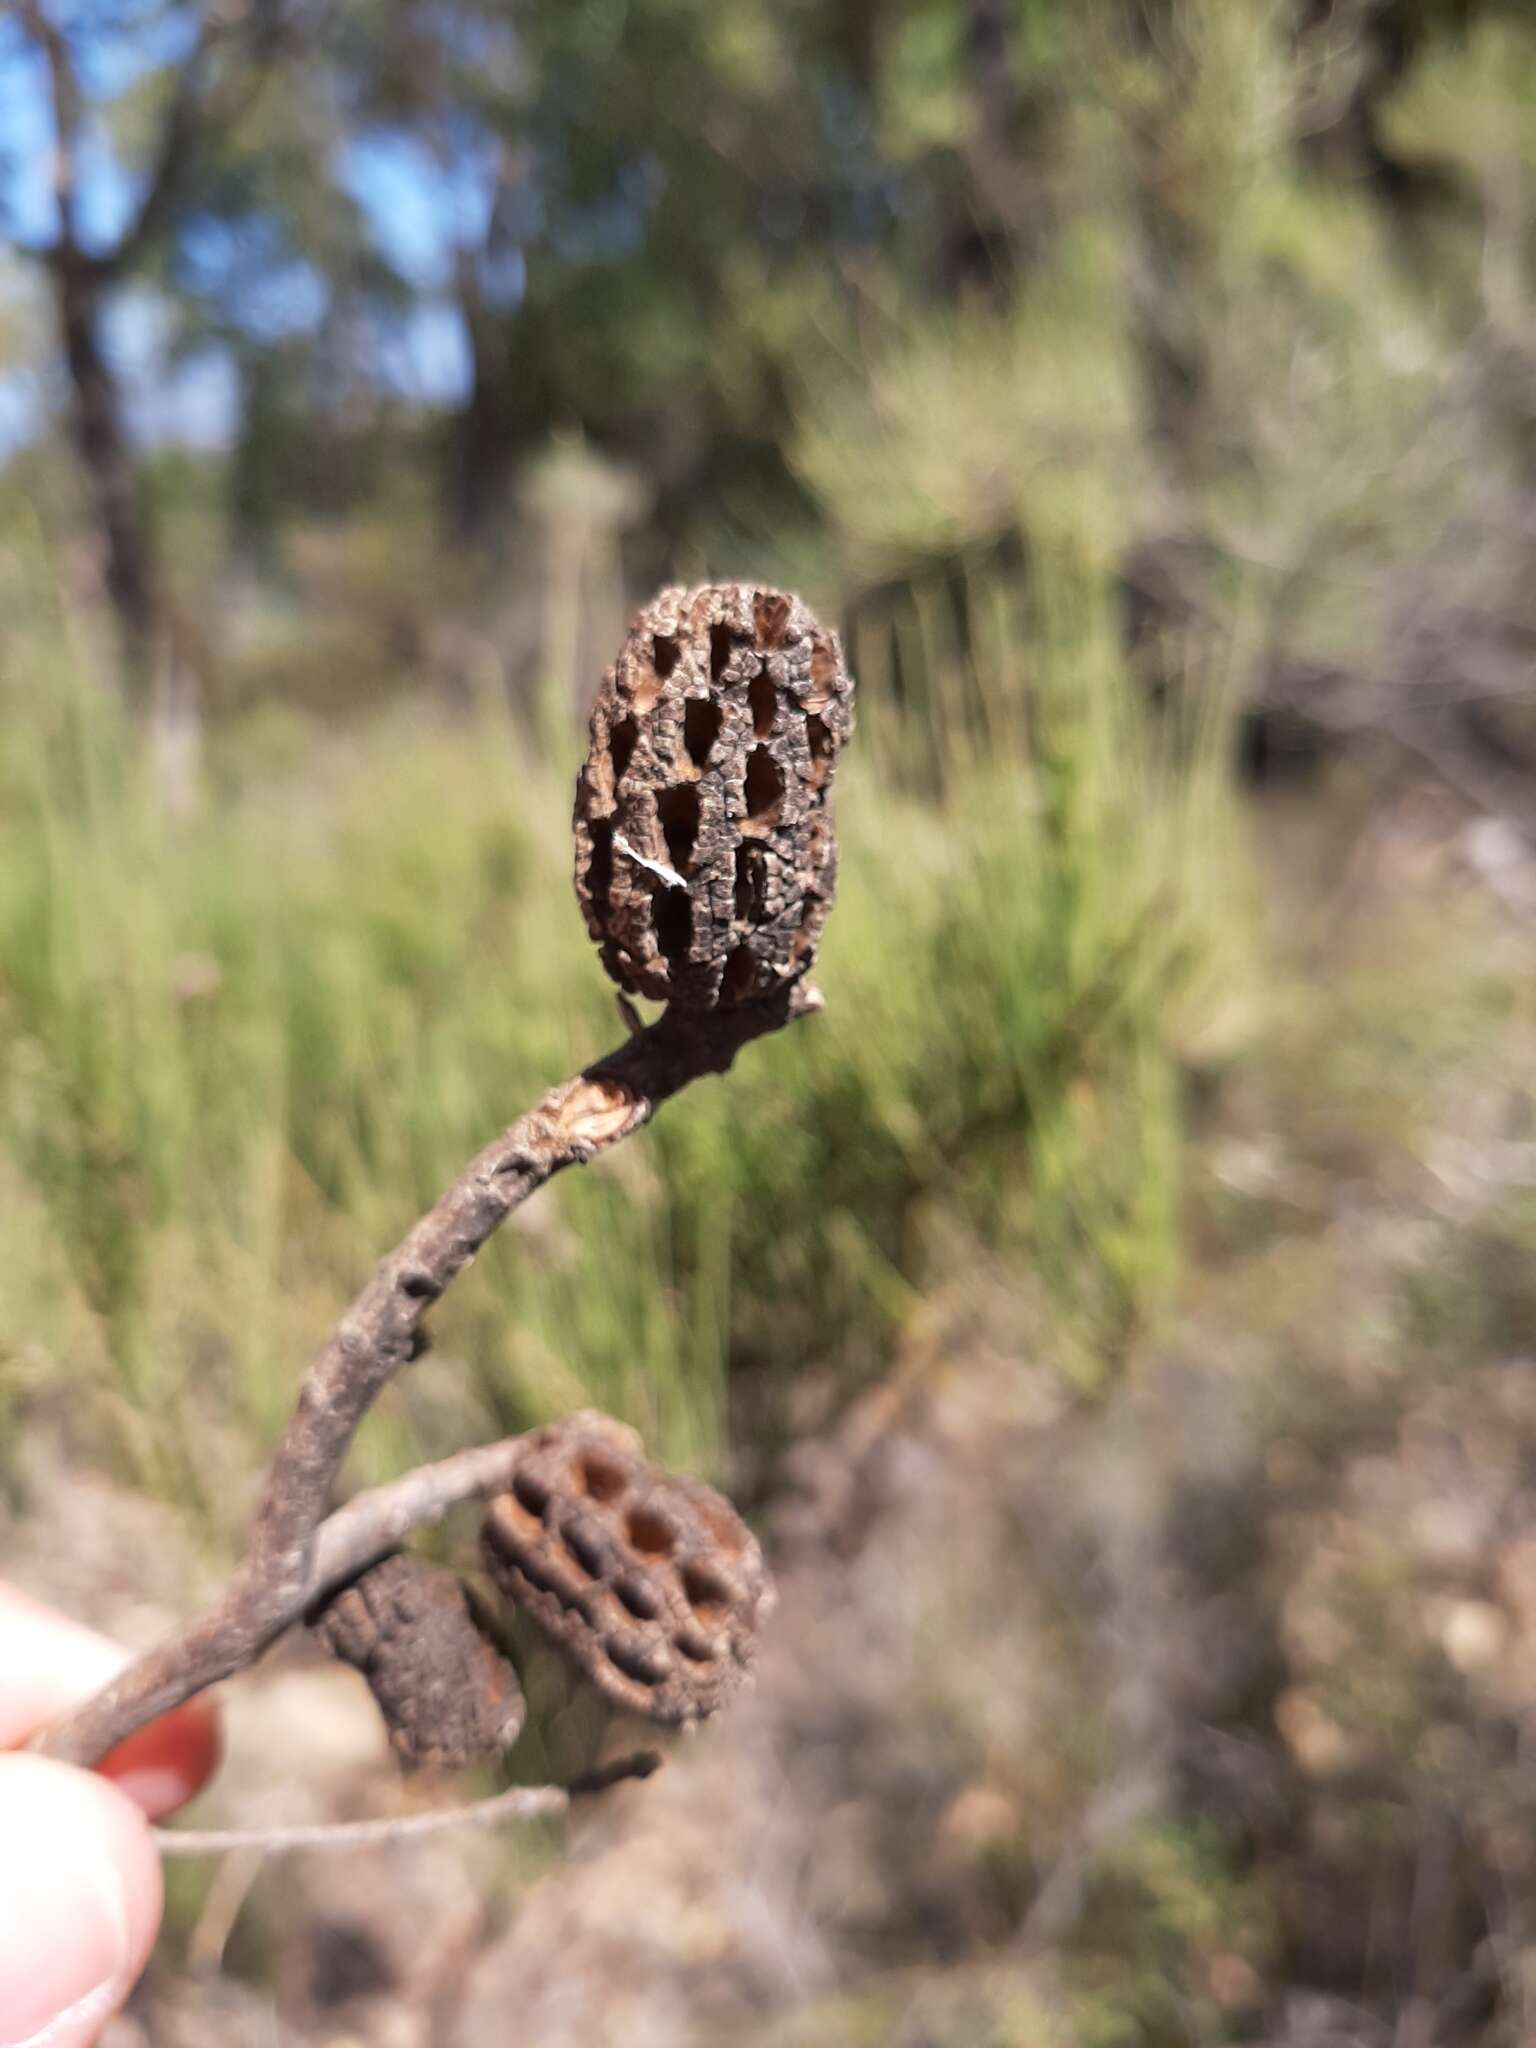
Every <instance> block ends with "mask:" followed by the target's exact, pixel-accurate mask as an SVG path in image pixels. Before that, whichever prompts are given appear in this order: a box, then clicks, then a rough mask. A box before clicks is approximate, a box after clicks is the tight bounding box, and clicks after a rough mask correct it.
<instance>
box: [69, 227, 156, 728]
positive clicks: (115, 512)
mask: <svg viewBox="0 0 1536 2048" xmlns="http://www.w3.org/2000/svg"><path fill="white" fill-rule="evenodd" d="M54 296H55V303H56V309H57V314H58V321H59V330H60V337H61V340H62V342H63V346H64V357H65V361H66V363H67V365H68V368H69V380H70V426H71V431H72V434H73V437H74V442H75V448H76V451H77V453H78V455H79V457H80V463H81V467H82V469H83V470H84V472H85V478H86V488H87V490H88V492H89V496H90V505H91V515H92V518H93V519H94V521H95V524H96V528H97V532H98V534H99V536H100V540H101V548H102V558H103V567H104V577H105V582H106V588H107V596H108V598H109V599H110V601H111V604H112V609H113V612H114V613H115V615H116V618H117V624H118V630H119V634H120V636H121V640H122V653H123V675H124V682H125V686H126V688H127V690H128V692H129V694H130V695H131V696H133V697H134V698H135V699H136V700H138V701H141V702H142V701H143V699H144V698H145V696H146V695H147V692H148V689H149V684H150V679H151V672H152V646H153V638H154V628H155V621H156V616H157V613H158V603H157V592H156V576H155V564H154V555H153V548H152V545H151V542H150V537H149V532H148V529H147V525H146V522H145V518H144V509H143V504H142V502H141V500H140V496H139V487H138V477H137V474H136V470H135V464H134V459H133V451H132V449H131V448H130V447H129V445H128V435H127V431H126V428H125V427H124V424H123V403H122V391H121V389H120V387H119V384H118V381H117V377H116V374H115V373H114V371H113V369H112V366H111V364H110V363H109V362H108V361H107V358H106V355H105V353H104V351H103V348H102V344H101V310H102V308H101V300H102V291H101V286H100V283H99V281H98V280H97V279H96V278H95V277H94V276H93V275H92V273H91V269H90V265H89V259H88V258H85V257H81V256H79V255H76V254H74V253H70V252H64V253H61V254H60V255H59V257H58V258H57V259H56V262H55V265H54Z"/></svg>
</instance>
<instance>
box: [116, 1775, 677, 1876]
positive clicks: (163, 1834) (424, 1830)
mask: <svg viewBox="0 0 1536 2048" xmlns="http://www.w3.org/2000/svg"><path fill="white" fill-rule="evenodd" d="M660 1764H661V1759H660V1757H659V1756H657V1754H656V1752H655V1751H654V1750H652V1749H643V1750H639V1751H637V1752H636V1753H635V1754H634V1755H633V1756H626V1757H621V1758H620V1759H619V1761H618V1762H617V1763H613V1764H609V1765H607V1766H606V1767H605V1768H604V1769H602V1770H600V1771H594V1772H593V1773H592V1774H591V1776H590V1777H587V1778H579V1779H577V1780H576V1782H575V1783H574V1784H571V1785H513V1786H510V1787H509V1788H508V1789H507V1790H506V1791H505V1792H496V1793H493V1794H492V1795H491V1797H490V1798H488V1799H475V1800H471V1801H470V1802H469V1803H468V1804H467V1805H465V1806H447V1807H438V1808H436V1809H435V1810H434V1811H433V1812H431V1813H407V1814H400V1815H397V1816H396V1817H395V1818H393V1819H390V1820H344V1821H319V1822H316V1823H314V1824H313V1825H307V1826H302V1827H274V1828H156V1829H155V1837H156V1839H157V1841H158V1842H159V1845H160V1850H161V1853H162V1855H166V1856H222V1855H224V1854H226V1853H228V1852H229V1851H230V1850H235V1849H246V1850H255V1851H257V1852H259V1853H260V1854H261V1855H263V1856H277V1855H282V1854H284V1853H286V1852H287V1851H289V1850H293V1849H376V1848H380V1847H383V1846H386V1845H388V1844H390V1843H393V1842H409V1841H413V1840H415V1839H417V1838H418V1837H419V1836H422V1835H435V1834H439V1833H441V1832H442V1830H443V1829H445V1828H461V1827H479V1828H488V1827H495V1826H496V1825H497V1824H498V1823H499V1822H501V1821H504V1820H550V1819H553V1818H554V1816H555V1815H557V1814H561V1813H564V1812H566V1811H567V1810H568V1808H569V1806H570V1803H571V1801H572V1799H574V1798H576V1797H578V1796H579V1795H581V1794H583V1793H587V1792H602V1791H606V1790H607V1788H608V1787H609V1786H610V1785H617V1784H621V1783H622V1782H623V1781H624V1780H625V1779H628V1778H648V1777H650V1775H651V1773H652V1772H653V1771H655V1770H657V1769H658V1768H659V1767H660Z"/></svg>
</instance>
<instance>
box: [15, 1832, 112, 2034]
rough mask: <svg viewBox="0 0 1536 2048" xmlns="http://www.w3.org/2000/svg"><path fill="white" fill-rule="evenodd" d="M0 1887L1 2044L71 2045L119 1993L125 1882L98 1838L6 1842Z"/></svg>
mask: <svg viewBox="0 0 1536 2048" xmlns="http://www.w3.org/2000/svg"><path fill="white" fill-rule="evenodd" d="M5 1856H6V1860H7V1862H8V1864H9V1866H10V1868H9V1870H8V1872H7V1877H6V1881H5V1883H4V1884H3V1885H0V2048H77V2044H80V2043H84V2042H86V2041H89V2040H91V2039H93V2038H94V2035H95V2032H96V2030H97V2029H98V2028H99V2027H100V2026H101V2024H102V2022H103V2021H104V2020H105V2019H106V2018H107V2016H108V2015H109V2014H110V2013H111V2012H112V2011H113V2010H114V2009H115V2007H116V2005H117V2002H118V2000H119V1998H120V1997H121V1995H122V1993H123V1991H124V1989H125V1988H126V1985H125V1979H126V1977H127V1975H128V1971H129V1966H130V1960H131V1955H132V1936H131V1933H130V1927H129V1905H128V1899H127V1896H126V1893H125V1890H124V1885H123V1879H122V1876H121V1875H120V1873H119V1871H118V1870H117V1869H116V1867H115V1866H114V1865H113V1863H112V1861H111V1858H110V1855H109V1853H108V1851H107V1848H106V1845H105V1844H104V1842H103V1841H102V1840H101V1838H100V1836H99V1835H98V1834H96V1833H93V1832H91V1831H90V1830H89V1829H81V1830H80V1831H79V1832H78V1834H77V1835H76V1836H75V1839H74V1840H73V1841H72V1842H65V1841H62V1840H61V1839H59V1838H58V1837H57V1836H55V1837H54V1839H52V1840H51V1841H34V1842H28V1841H26V1840H25V1839H21V1840H16V1839H8V1840H7V1841H6V1843H5Z"/></svg>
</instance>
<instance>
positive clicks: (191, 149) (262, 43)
mask: <svg viewBox="0 0 1536 2048" xmlns="http://www.w3.org/2000/svg"><path fill="white" fill-rule="evenodd" d="M251 11H252V12H253V13H254V16H255V21H254V26H253V27H252V29H251V32H250V35H249V38H248V42H247V45H246V47H245V48H243V49H237V50H235V51H233V52H232V53H231V56H230V66H229V69H228V70H226V73H225V77H224V81H223V86H222V89H208V88H207V87H206V79H207V74H208V69H209V67H210V65H211V64H212V63H213V61H214V58H215V56H216V55H217V54H218V49H219V45H220V43H221V42H223V41H224V40H226V38H228V37H229V36H230V34H231V32H232V29H233V26H234V22H233V20H232V18H231V16H229V15H219V14H214V15H211V16H205V18H204V20H203V24H202V27H201V28H200V29H199V31H198V35H197V40H196V42H195V43H194V44H193V46H192V48H191V50H190V52H189V53H188V55H187V57H186V59H185V60H184V61H183V63H182V65H181V68H180V70H179V71H178V72H177V74H176V85H175V89H174V91H173V92H172V95H171V104H170V108H169V110H168V112H167V114H166V117H165V125H164V127H163V128H162V130H161V133H160V148H159V151H158V154H157V156H156V159H155V166H154V169H153V170H152V171H151V172H150V174H149V181H148V184H147V185H146V186H145V189H144V195H143V197H142V198H141V200H140V201H139V206H138V211H137V212H136V213H135V215H134V217H133V219H132V220H131V221H130V222H129V224H128V226H127V227H126V228H125V229H124V231H123V235H122V238H121V240H120V241H119V242H118V244H117V247H116V248H115V249H113V250H111V251H110V252H109V253H108V254H107V255H106V256H104V257H103V258H102V267H103V269H104V270H106V271H107V272H109V273H110V274H112V275H116V276H121V275H123V274H124V273H125V272H128V271H131V270H132V269H133V268H134V266H135V264H137V263H138V261H139V260H140V258H141V257H142V256H143V254H144V252H145V250H146V249H147V248H148V247H149V246H150V244H151V243H152V242H153V241H154V240H155V238H156V237H157V236H158V235H159V234H160V232H161V230H162V229H163V228H164V226H165V224H166V220H167V217H168V216H169V215H170V213H171V212H172V210H173V209H174V207H175V206H176V203H177V201H178V200H179V199H180V197H181V195H182V192H183V191H184V190H185V188H186V185H187V182H188V179H189V177H190V175H191V172H192V170H193V167H194V165H195V164H196V161H197V154H198V151H199V149H200V148H201V147H202V143H203V138H204V136H206V135H209V134H211V133H215V132H218V133H221V134H222V133H228V131H229V130H230V129H232V128H234V127H236V126H238V124H239V123H240V122H241V121H242V120H243V119H244V117H245V116H246V114H248V113H249V112H250V110H251V108H252V107H253V106H254V105H255V103H256V101H257V99H258V98H259V97H260V95H261V93H262V92H263V90H264V89H265V87H266V84H267V80H268V77H269V74H270V72H271V68H272V65H273V63H274V62H275V60H276V58H277V55H278V52H279V50H280V49H281V47H282V35H283V27H284V20H283V14H282V9H281V7H280V6H279V5H275V4H273V0H256V5H255V6H254V8H253V9H252V10H251Z"/></svg>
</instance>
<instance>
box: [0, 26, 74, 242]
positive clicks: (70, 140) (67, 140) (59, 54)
mask: <svg viewBox="0 0 1536 2048" xmlns="http://www.w3.org/2000/svg"><path fill="white" fill-rule="evenodd" d="M10 11H11V12H13V13H14V15H15V17H16V19H17V20H18V21H19V22H20V23H21V25H22V27H23V28H24V29H25V30H26V32H27V34H28V35H29V36H31V38H32V40H33V41H34V42H35V43H37V44H38V46H39V47H40V49H41V50H42V53H43V61H44V63H45V64H46V65H47V67H48V85H49V90H50V93H51V95H52V99H53V129H54V147H53V196H54V200H55V202H56V204H57V206H58V209H59V234H58V240H57V241H56V242H55V243H54V245H53V247H52V249H51V250H49V251H47V252H46V253H47V254H49V255H51V256H54V257H71V256H75V255H77V254H78V253H79V247H80V243H79V237H78V235H77V233H76V229H75V142H76V137H77V134H78V131H79V127H80V116H81V110H82V106H83V101H82V97H81V92H80V78H79V74H78V73H77V72H76V70H75V60H74V55H73V53H72V52H71V50H70V47H69V39H68V37H67V36H66V35H65V34H64V31H63V30H62V29H61V28H60V27H59V25H58V23H57V22H55V21H51V20H50V19H49V17H48V15H47V14H46V12H45V11H44V9H43V6H42V0H15V4H14V6H13V7H12V8H11V10H10ZM39 253H43V252H39Z"/></svg>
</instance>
